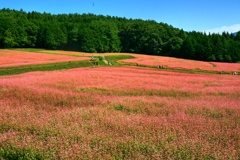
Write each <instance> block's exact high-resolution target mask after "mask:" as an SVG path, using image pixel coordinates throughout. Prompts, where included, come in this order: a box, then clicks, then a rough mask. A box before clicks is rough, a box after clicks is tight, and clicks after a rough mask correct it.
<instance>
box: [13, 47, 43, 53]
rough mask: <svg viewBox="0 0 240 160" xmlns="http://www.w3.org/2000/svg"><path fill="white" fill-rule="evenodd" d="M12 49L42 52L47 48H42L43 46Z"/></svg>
mask: <svg viewBox="0 0 240 160" xmlns="http://www.w3.org/2000/svg"><path fill="white" fill-rule="evenodd" d="M11 50H17V51H25V52H41V51H45V49H42V48H13V49H11Z"/></svg>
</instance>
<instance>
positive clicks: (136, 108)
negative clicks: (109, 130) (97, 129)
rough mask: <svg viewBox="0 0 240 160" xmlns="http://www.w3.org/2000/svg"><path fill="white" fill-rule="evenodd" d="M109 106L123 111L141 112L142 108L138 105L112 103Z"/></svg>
mask: <svg viewBox="0 0 240 160" xmlns="http://www.w3.org/2000/svg"><path fill="white" fill-rule="evenodd" d="M110 108H113V109H114V110H116V111H123V112H125V113H128V114H130V113H142V112H143V110H142V108H141V107H140V106H134V107H132V106H126V105H123V104H113V105H112V106H111V107H110Z"/></svg>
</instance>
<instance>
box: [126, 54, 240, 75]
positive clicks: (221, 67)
mask: <svg viewBox="0 0 240 160" xmlns="http://www.w3.org/2000/svg"><path fill="white" fill-rule="evenodd" d="M133 55H134V56H135V57H136V58H135V59H127V60H122V62H125V63H138V64H140V65H146V66H158V65H160V66H162V65H164V66H165V67H169V68H183V69H201V70H206V71H227V72H240V63H223V62H203V61H194V60H186V59H180V58H172V57H163V56H149V55H137V54H133Z"/></svg>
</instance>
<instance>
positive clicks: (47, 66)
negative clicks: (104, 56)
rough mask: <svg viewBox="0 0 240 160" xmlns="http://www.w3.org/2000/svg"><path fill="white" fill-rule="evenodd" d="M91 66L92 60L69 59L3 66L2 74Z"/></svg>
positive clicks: (0, 70) (0, 74)
mask: <svg viewBox="0 0 240 160" xmlns="http://www.w3.org/2000/svg"><path fill="white" fill-rule="evenodd" d="M91 66H93V64H92V62H90V61H69V62H59V63H48V64H37V65H25V66H14V67H3V68H0V76H5V75H13V74H21V73H26V72H32V71H54V70H62V69H71V68H79V67H91Z"/></svg>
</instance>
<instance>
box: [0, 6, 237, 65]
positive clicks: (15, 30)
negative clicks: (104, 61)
mask: <svg viewBox="0 0 240 160" xmlns="http://www.w3.org/2000/svg"><path fill="white" fill-rule="evenodd" d="M0 48H44V49H61V50H73V51H84V52H101V53H102V52H131V53H142V54H149V55H161V56H171V57H178V58H186V59H195V60H204V61H220V62H223V61H224V62H239V61H240V32H238V33H237V35H236V36H234V35H233V34H230V33H226V32H224V33H223V34H221V35H220V34H208V33H202V32H196V31H192V32H185V31H183V30H182V29H178V28H174V27H173V26H171V25H168V24H166V23H157V22H156V21H153V20H141V19H126V18H121V17H115V16H103V15H94V14H58V15H55V14H50V13H45V12H44V13H39V12H35V11H32V12H25V11H23V10H19V11H18V10H11V9H6V8H4V9H1V10H0Z"/></svg>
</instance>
